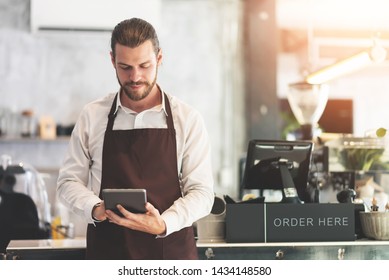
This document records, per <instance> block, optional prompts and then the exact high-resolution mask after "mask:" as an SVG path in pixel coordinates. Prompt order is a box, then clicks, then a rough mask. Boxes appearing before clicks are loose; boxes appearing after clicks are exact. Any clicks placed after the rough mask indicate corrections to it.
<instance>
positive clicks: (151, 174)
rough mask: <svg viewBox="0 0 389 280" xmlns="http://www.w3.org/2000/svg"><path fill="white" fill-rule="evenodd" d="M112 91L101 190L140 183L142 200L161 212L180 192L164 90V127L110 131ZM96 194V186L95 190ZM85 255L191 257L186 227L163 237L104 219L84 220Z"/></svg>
mask: <svg viewBox="0 0 389 280" xmlns="http://www.w3.org/2000/svg"><path fill="white" fill-rule="evenodd" d="M117 98H118V94H117V95H116V97H115V99H114V101H113V104H112V107H111V111H110V113H109V116H108V124H107V129H106V132H105V137H104V145H103V163H102V178H101V190H102V189H105V188H144V189H146V190H147V200H148V202H150V203H151V204H152V205H154V207H155V208H157V209H158V210H159V212H160V213H163V212H164V211H165V210H166V209H168V208H169V207H170V206H172V205H173V203H174V201H175V200H177V199H178V198H179V197H181V189H180V183H179V179H178V175H177V152H176V149H177V147H176V137H175V130H174V125H173V117H172V113H171V109H170V104H169V100H168V98H167V96H166V95H165V103H166V104H165V106H166V111H167V129H166V128H162V129H159V128H157V129H154V128H153V129H132V130H113V123H114V120H115V117H116V114H115V113H114V112H115V108H116V106H115V105H116V100H117ZM100 197H101V191H100ZM86 257H87V259H197V258H198V255H197V248H196V243H195V239H194V233H193V228H192V227H187V228H184V229H182V230H180V231H177V232H174V233H172V234H170V235H168V236H167V237H164V238H156V237H155V235H152V234H148V233H144V232H140V231H135V230H131V229H128V228H125V227H121V226H118V225H116V224H113V223H110V222H108V221H104V222H101V223H96V225H92V224H89V225H88V231H87V254H86Z"/></svg>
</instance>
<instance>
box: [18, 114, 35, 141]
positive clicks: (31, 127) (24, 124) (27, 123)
mask: <svg viewBox="0 0 389 280" xmlns="http://www.w3.org/2000/svg"><path fill="white" fill-rule="evenodd" d="M20 129H21V131H20V135H21V136H22V137H35V136H36V134H37V120H36V118H35V116H34V112H33V111H32V110H24V111H22V113H21V126H20Z"/></svg>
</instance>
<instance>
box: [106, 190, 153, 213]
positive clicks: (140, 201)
mask: <svg viewBox="0 0 389 280" xmlns="http://www.w3.org/2000/svg"><path fill="white" fill-rule="evenodd" d="M102 194H103V200H104V204H105V209H109V210H112V211H114V212H115V213H116V214H119V215H122V214H121V213H120V211H119V210H118V209H117V207H116V205H118V204H120V205H121V206H123V207H124V208H126V209H127V210H128V211H130V212H132V213H145V212H146V208H145V205H146V202H147V198H146V190H145V189H103V193H102Z"/></svg>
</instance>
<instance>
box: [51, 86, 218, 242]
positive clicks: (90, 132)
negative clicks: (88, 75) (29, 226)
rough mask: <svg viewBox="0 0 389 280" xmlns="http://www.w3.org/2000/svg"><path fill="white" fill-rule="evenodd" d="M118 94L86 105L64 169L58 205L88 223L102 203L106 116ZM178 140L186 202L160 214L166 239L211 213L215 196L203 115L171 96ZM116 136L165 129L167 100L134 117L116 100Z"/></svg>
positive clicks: (181, 178)
mask: <svg viewBox="0 0 389 280" xmlns="http://www.w3.org/2000/svg"><path fill="white" fill-rule="evenodd" d="M115 95H116V93H112V94H109V95H108V96H106V97H103V98H101V99H98V100H96V101H94V102H91V103H89V104H87V105H86V106H85V107H84V108H83V110H82V112H81V114H80V116H79V118H78V120H77V123H76V125H75V127H74V130H73V133H72V136H71V138H70V142H69V147H68V152H67V155H66V157H65V160H64V163H63V166H62V167H61V169H60V172H59V177H58V183H57V194H58V198H59V200H60V201H61V202H62V203H63V204H64V205H66V206H67V207H69V208H70V209H71V210H72V211H73V212H75V213H76V214H79V215H80V216H82V217H83V218H84V220H85V221H86V222H88V223H93V219H92V216H91V212H92V208H93V206H94V205H95V204H96V203H98V202H100V201H101V200H100V198H99V193H100V186H101V169H102V151H103V141H104V134H105V130H106V127H107V122H108V114H109V111H110V109H111V106H112V102H113V99H114V97H115ZM168 98H169V101H170V106H171V110H172V115H173V123H174V128H175V130H176V140H177V175H178V176H179V178H180V186H181V192H182V197H181V198H179V199H177V200H176V201H175V202H174V204H173V205H172V206H171V207H170V208H169V209H167V210H166V211H165V212H163V213H161V214H162V218H163V220H164V221H165V224H166V235H169V234H170V233H172V232H175V231H178V230H180V229H182V228H184V227H187V226H191V225H192V224H193V223H194V222H195V221H197V220H198V219H200V218H202V217H204V216H206V215H207V214H209V212H210V211H211V208H212V205H213V201H214V192H213V176H212V168H211V156H210V154H211V152H210V142H209V138H208V133H207V131H206V129H205V125H204V121H203V119H202V117H201V115H200V114H199V113H198V112H197V111H196V110H194V109H193V108H192V107H190V106H189V105H187V104H185V103H183V102H182V101H180V100H178V99H177V98H176V97H173V96H170V95H168ZM117 100H118V101H117V104H116V110H117V116H116V118H115V122H114V127H113V129H114V130H120V129H140V128H167V124H166V111H165V96H164V94H162V104H160V105H157V106H155V107H153V108H151V109H148V110H145V111H143V112H140V113H136V112H134V111H132V110H130V109H128V108H126V107H124V106H122V105H121V103H120V98H118V99H117Z"/></svg>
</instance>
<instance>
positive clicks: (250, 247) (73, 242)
mask: <svg viewBox="0 0 389 280" xmlns="http://www.w3.org/2000/svg"><path fill="white" fill-rule="evenodd" d="M197 247H198V252H199V258H200V259H203V260H205V259H215V260H223V259H225V260H228V259H229V260H234V259H235V260H238V259H251V260H253V259H258V260H274V259H285V260H337V259H345V260H389V241H375V240H367V239H366V240H365V239H363V240H362V239H361V240H357V241H342V242H293V243H292V242H285V243H283V242H277V243H224V242H219V243H216V242H215V243H212V242H210V243H203V242H197ZM85 248H86V241H85V239H83V238H80V239H57V240H51V239H45V240H13V241H11V242H10V244H9V246H8V248H7V254H8V255H9V256H8V258H9V259H12V258H14V259H26V260H38V259H39V260H49V259H56V260H71V259H77V260H82V259H85V250H86V249H85Z"/></svg>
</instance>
